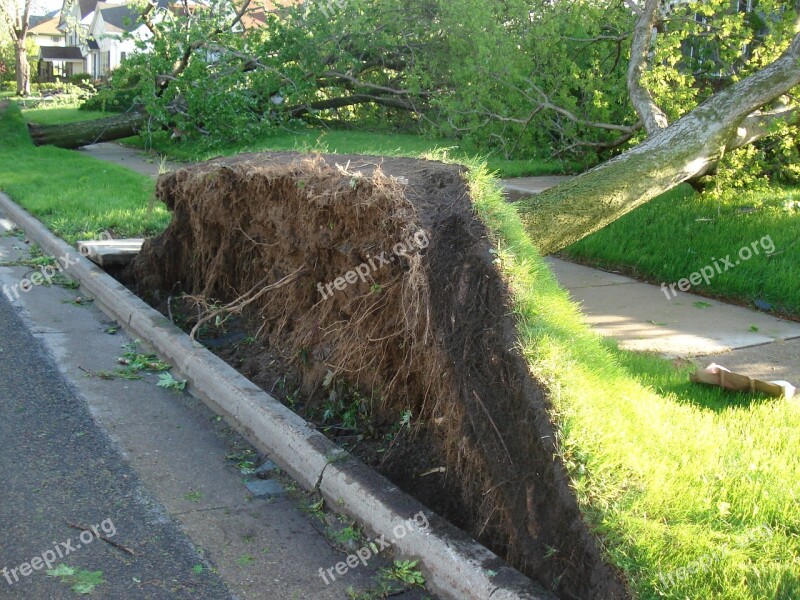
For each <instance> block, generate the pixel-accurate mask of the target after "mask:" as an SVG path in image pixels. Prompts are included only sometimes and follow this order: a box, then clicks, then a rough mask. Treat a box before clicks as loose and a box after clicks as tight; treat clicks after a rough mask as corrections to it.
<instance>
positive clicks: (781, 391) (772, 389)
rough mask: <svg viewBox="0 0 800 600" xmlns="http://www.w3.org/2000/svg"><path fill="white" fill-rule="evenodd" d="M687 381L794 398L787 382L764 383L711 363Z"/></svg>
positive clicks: (791, 388)
mask: <svg viewBox="0 0 800 600" xmlns="http://www.w3.org/2000/svg"><path fill="white" fill-rule="evenodd" d="M689 379H690V380H692V381H693V382H694V383H704V384H707V385H718V386H720V387H722V388H724V389H726V390H734V391H739V392H762V393H764V394H769V395H770V396H775V397H777V398H786V399H787V400H788V399H789V398H791V397H793V396H794V392H795V387H794V386H793V385H792V384H791V383H789V382H788V381H764V380H762V379H753V378H752V377H748V376H747V375H741V374H740V373H734V372H732V371H730V370H729V369H726V368H725V367H723V366H722V365H718V364H715V363H711V364H710V365H708V366H707V367H706V368H705V369H698V370H697V371H695V372H694V373H692V374H691V375H689Z"/></svg>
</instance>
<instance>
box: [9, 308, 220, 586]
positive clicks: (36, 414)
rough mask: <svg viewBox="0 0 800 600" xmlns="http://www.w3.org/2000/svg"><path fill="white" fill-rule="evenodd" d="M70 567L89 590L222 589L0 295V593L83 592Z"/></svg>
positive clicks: (79, 581) (217, 580) (215, 577)
mask: <svg viewBox="0 0 800 600" xmlns="http://www.w3.org/2000/svg"><path fill="white" fill-rule="evenodd" d="M70 523H72V524H74V525H78V526H82V527H87V528H89V531H88V532H85V531H81V530H79V529H75V528H73V527H72V526H70ZM92 526H95V527H96V529H97V532H98V533H99V534H100V535H102V536H104V537H105V538H107V539H108V540H110V541H113V542H116V543H117V544H120V545H121V546H124V548H126V549H128V550H130V551H131V552H133V553H134V554H133V555H131V554H129V553H128V552H126V551H125V550H123V549H122V548H119V547H116V546H114V545H112V544H110V543H108V542H107V541H105V540H102V539H98V538H97V537H95V535H94V534H93V533H92V532H91V528H92ZM59 555H60V556H59ZM45 560H46V561H47V562H49V563H50V565H51V566H52V567H53V568H55V567H57V566H58V565H61V564H63V565H67V566H68V567H70V568H72V569H74V570H75V571H76V575H77V578H76V576H75V575H73V576H72V577H65V578H62V577H57V576H50V575H47V574H46V572H45V571H46V570H47V566H46V565H44V562H45ZM26 564H27V565H26ZM36 567H39V568H38V570H34V569H35V568H36ZM15 569H16V570H15ZM80 570H85V571H92V572H96V571H100V572H101V575H100V577H101V578H102V580H103V581H104V583H101V584H100V585H98V586H97V587H96V588H95V589H94V590H93V592H92V596H91V597H93V598H124V599H126V600H127V599H134V598H165V599H166V598H192V599H207V598H230V597H231V594H230V593H229V592H228V591H227V589H226V587H225V585H224V584H223V583H222V582H221V581H220V579H219V578H218V577H217V576H216V575H214V574H213V573H212V571H211V570H210V569H209V568H208V566H207V565H205V564H204V563H203V560H202V559H201V558H200V557H199V555H198V554H197V552H196V551H195V550H194V549H193V548H192V546H191V544H190V542H189V540H188V539H187V538H186V536H185V535H183V534H182V533H181V532H180V531H179V530H178V529H177V527H176V526H175V525H174V524H173V522H172V521H171V520H170V519H169V518H167V517H166V516H165V515H164V513H163V511H162V510H161V509H160V507H159V505H158V504H157V503H156V502H155V501H153V500H152V499H151V498H149V497H148V495H147V493H146V491H144V490H143V488H142V487H141V486H140V484H139V481H138V479H137V477H136V475H135V473H134V472H133V471H132V470H131V469H130V467H129V466H128V465H127V464H126V462H125V461H124V459H123V458H122V457H121V456H120V454H119V453H118V452H117V450H116V449H115V447H114V446H113V445H112V443H111V442H110V440H109V439H108V438H107V436H106V434H105V433H104V432H103V431H101V430H100V429H99V428H98V427H97V426H96V424H95V423H94V421H93V420H92V417H91V415H90V414H89V412H88V410H87V409H86V407H85V405H84V404H83V402H82V401H81V400H80V399H79V398H78V397H77V396H76V394H75V392H74V391H73V389H72V388H71V387H70V385H69V384H68V383H67V382H66V381H65V380H64V378H63V377H62V375H61V373H60V372H59V370H58V369H57V367H56V366H55V364H54V363H53V362H52V360H51V359H50V357H49V356H48V355H47V354H46V352H45V351H44V349H43V348H42V346H41V344H40V342H39V341H38V340H37V339H35V338H34V337H33V336H32V335H31V334H30V333H29V332H28V330H27V329H26V327H25V326H24V324H23V323H22V322H21V320H20V319H19V317H18V316H17V315H16V314H15V311H14V310H13V309H12V307H11V306H10V305H9V303H8V301H7V300H6V299H5V298H4V297H3V296H2V295H0V598H3V599H5V598H34V599H37V600H38V599H49V598H53V599H59V600H61V599H65V598H66V599H68V598H78V597H84V596H79V595H78V594H77V593H75V592H74V591H73V590H72V587H73V586H74V585H75V584H76V583H81V582H84V583H85V582H89V583H90V582H91V581H92V579H93V578H92V577H90V576H87V575H86V574H85V573H84V574H83V575H82V576H81V574H80ZM95 577H96V576H95Z"/></svg>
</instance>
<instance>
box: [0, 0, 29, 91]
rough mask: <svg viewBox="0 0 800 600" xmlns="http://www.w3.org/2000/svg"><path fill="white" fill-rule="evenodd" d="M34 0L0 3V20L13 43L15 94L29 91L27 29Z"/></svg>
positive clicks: (5, 0)
mask: <svg viewBox="0 0 800 600" xmlns="http://www.w3.org/2000/svg"><path fill="white" fill-rule="evenodd" d="M36 7H37V5H36V3H35V0H3V2H2V3H0V21H2V24H3V27H4V28H5V31H6V33H7V34H8V36H9V38H10V39H11V42H12V43H13V44H14V58H15V61H14V63H15V64H14V68H15V72H16V76H17V95H18V96H29V95H30V93H31V68H30V64H29V62H28V43H27V37H28V29H29V27H30V15H31V10H34V9H36Z"/></svg>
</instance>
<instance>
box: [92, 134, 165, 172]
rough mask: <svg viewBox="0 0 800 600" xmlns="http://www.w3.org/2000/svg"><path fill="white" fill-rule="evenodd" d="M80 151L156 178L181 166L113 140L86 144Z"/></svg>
mask: <svg viewBox="0 0 800 600" xmlns="http://www.w3.org/2000/svg"><path fill="white" fill-rule="evenodd" d="M78 152H81V153H83V154H88V155H89V156H93V157H95V158H97V159H100V160H105V161H107V162H111V163H114V164H117V165H120V166H121V167H126V168H128V169H131V170H132V171H136V172H137V173H139V174H140V175H147V176H148V177H154V178H155V177H158V176H159V175H160V174H161V173H168V172H170V171H175V170H176V169H179V168H180V165H179V164H178V163H175V162H171V161H167V160H163V161H162V160H160V159H158V158H154V157H150V156H147V155H146V154H144V153H142V152H140V151H138V150H135V149H134V148H126V147H125V146H120V145H119V144H114V143H111V142H103V143H101V144H92V145H91V146H84V147H83V148H81V149H80V150H78Z"/></svg>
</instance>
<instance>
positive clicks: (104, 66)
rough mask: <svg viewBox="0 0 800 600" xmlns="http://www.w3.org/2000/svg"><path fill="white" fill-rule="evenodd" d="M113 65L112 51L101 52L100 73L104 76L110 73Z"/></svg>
mask: <svg viewBox="0 0 800 600" xmlns="http://www.w3.org/2000/svg"><path fill="white" fill-rule="evenodd" d="M110 66H111V51H110V50H107V51H105V52H101V53H100V75H101V76H103V75H105V74H106V73H108V68H109V67H110Z"/></svg>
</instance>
